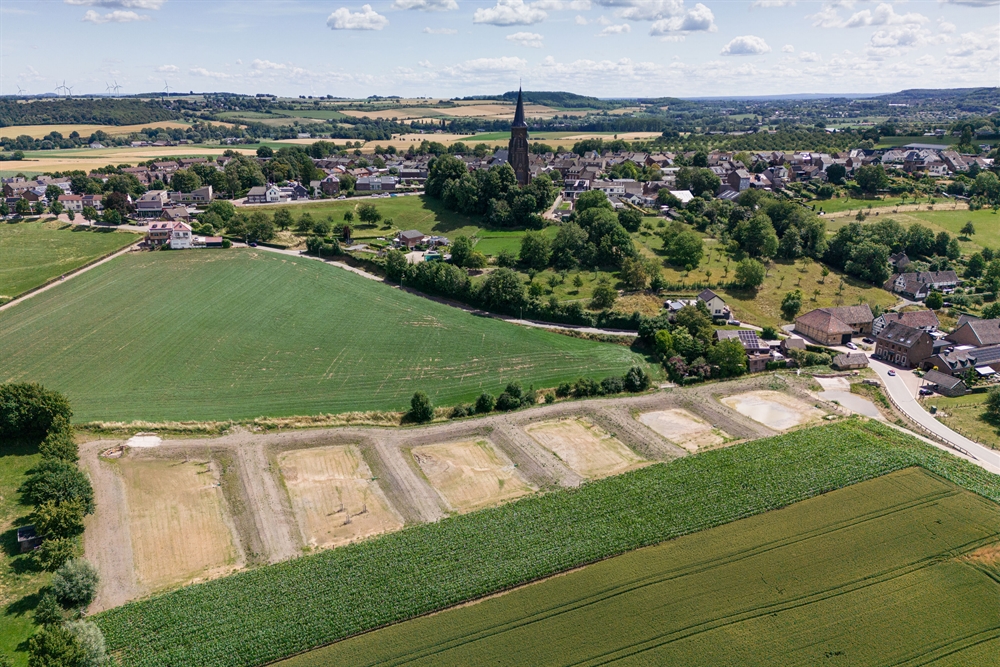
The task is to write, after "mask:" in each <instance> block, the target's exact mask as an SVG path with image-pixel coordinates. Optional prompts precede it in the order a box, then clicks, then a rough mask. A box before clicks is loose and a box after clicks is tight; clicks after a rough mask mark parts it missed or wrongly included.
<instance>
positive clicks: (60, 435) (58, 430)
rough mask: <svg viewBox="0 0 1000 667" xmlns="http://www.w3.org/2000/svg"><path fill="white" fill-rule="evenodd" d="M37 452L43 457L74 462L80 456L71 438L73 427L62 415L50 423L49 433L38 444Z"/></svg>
mask: <svg viewBox="0 0 1000 667" xmlns="http://www.w3.org/2000/svg"><path fill="white" fill-rule="evenodd" d="M38 452H39V453H40V454H41V455H42V456H43V457H45V458H49V459H61V460H63V461H72V462H74V463H75V462H76V461H77V460H78V459H79V458H80V450H79V449H78V448H77V446H76V441H74V440H73V427H72V426H70V425H69V422H67V421H66V420H65V419H63V418H62V417H58V418H57V419H56V420H54V421H53V423H52V428H51V429H49V434H48V435H47V436H45V439H44V440H42V444H40V445H39V446H38Z"/></svg>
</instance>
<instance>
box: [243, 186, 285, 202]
mask: <svg viewBox="0 0 1000 667" xmlns="http://www.w3.org/2000/svg"><path fill="white" fill-rule="evenodd" d="M280 201H281V190H279V189H278V186H276V185H270V186H268V187H264V186H263V185H258V186H257V187H254V188H250V192H248V193H247V203H248V204H275V203H277V202H280Z"/></svg>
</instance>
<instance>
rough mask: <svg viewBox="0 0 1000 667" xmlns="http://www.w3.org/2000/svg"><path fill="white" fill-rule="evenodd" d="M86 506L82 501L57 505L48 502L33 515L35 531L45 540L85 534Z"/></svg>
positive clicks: (71, 501)
mask: <svg viewBox="0 0 1000 667" xmlns="http://www.w3.org/2000/svg"><path fill="white" fill-rule="evenodd" d="M83 512H84V506H83V502H82V501H81V500H80V499H75V500H70V501H67V502H64V503H57V502H56V501H54V500H49V501H46V502H45V503H42V504H41V505H39V506H38V507H36V508H35V511H34V512H32V513H31V519H30V520H31V522H32V523H33V524H34V525H35V531H36V532H37V533H38V534H39V535H40V536H42V537H43V538H45V539H50V538H59V537H76V536H77V535H79V534H80V533H82V532H83Z"/></svg>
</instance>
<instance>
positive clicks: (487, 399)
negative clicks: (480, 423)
mask: <svg viewBox="0 0 1000 667" xmlns="http://www.w3.org/2000/svg"><path fill="white" fill-rule="evenodd" d="M496 405H497V399H495V398H493V394H487V393H486V392H483V393H482V394H480V395H479V398H477V399H476V412H478V413H479V414H486V413H487V412H493V408H495V407H496Z"/></svg>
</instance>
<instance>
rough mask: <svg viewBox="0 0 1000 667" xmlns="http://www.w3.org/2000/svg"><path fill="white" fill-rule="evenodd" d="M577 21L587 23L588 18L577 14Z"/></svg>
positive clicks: (580, 23) (577, 22) (578, 23)
mask: <svg viewBox="0 0 1000 667" xmlns="http://www.w3.org/2000/svg"><path fill="white" fill-rule="evenodd" d="M575 21H576V24H577V25H587V23H588V21H587V19H585V18H583V17H582V16H580V15H579V14H577V15H576V19H575Z"/></svg>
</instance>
